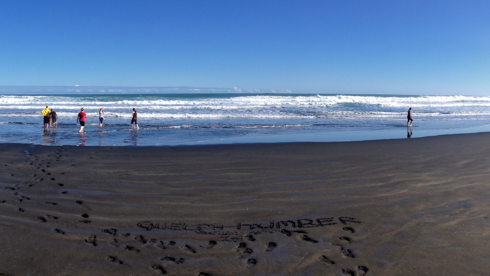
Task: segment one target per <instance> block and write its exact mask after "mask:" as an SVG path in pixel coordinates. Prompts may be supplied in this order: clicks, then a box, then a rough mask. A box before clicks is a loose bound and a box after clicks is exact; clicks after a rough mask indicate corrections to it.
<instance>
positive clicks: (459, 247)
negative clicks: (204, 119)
mask: <svg viewBox="0 0 490 276" xmlns="http://www.w3.org/2000/svg"><path fill="white" fill-rule="evenodd" d="M0 151H1V161H0V275H158V274H163V273H166V274H168V275H195V276H197V275H488V274H489V273H490V262H489V261H488V260H489V257H490V249H489V245H488V243H489V236H490V231H489V230H490V220H489V210H490V134H471V135H452V136H441V137H432V138H421V139H407V140H385V141H369V142H350V143H294V144H265V145H232V146H200V147H175V148H158V147H147V148H144V147H136V148H129V147H113V148H112V147H71V146H62V147H43V146H34V147H31V146H29V145H15V144H2V145H0ZM2 273H3V274H2Z"/></svg>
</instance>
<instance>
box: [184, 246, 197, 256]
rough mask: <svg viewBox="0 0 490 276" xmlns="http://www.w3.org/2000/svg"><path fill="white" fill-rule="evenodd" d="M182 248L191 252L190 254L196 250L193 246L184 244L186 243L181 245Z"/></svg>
mask: <svg viewBox="0 0 490 276" xmlns="http://www.w3.org/2000/svg"><path fill="white" fill-rule="evenodd" d="M182 249H183V250H184V251H187V252H191V253H192V254H195V253H196V250H195V249H194V248H192V247H191V246H190V245H187V244H186V245H184V246H183V247H182Z"/></svg>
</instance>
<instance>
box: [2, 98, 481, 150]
mask: <svg viewBox="0 0 490 276" xmlns="http://www.w3.org/2000/svg"><path fill="white" fill-rule="evenodd" d="M0 106H1V109H0V124H1V125H2V127H1V128H0V129H1V130H0V141H1V142H4V143H5V142H16V143H34V144H52V145H58V144H79V142H80V139H79V137H78V136H77V137H72V136H73V135H74V133H76V131H78V127H77V126H76V125H75V123H76V118H77V114H78V112H80V109H81V108H82V107H83V108H84V109H85V112H86V113H87V127H86V128H85V130H86V133H85V136H86V137H85V138H84V139H85V140H86V141H85V145H92V144H93V145H101V143H100V141H99V140H100V139H101V136H104V137H102V139H103V140H104V142H103V143H102V145H103V144H104V143H105V144H107V145H179V144H208V143H210V144H216V143H218V144H219V143H233V142H238V143H241V142H260V141H264V142H280V141H324V140H325V141H349V140H364V139H366V138H363V136H364V137H366V135H365V133H366V132H367V133H370V132H373V133H381V136H380V137H379V139H383V138H384V137H383V135H382V134H383V133H394V132H400V133H401V135H405V133H404V131H401V130H400V128H401V127H406V116H407V110H408V108H409V107H412V112H413V117H414V120H415V121H414V127H415V129H414V130H417V131H419V133H420V134H422V132H423V131H437V130H444V131H443V132H447V131H451V130H453V132H456V133H458V132H461V131H459V130H456V129H468V128H474V127H486V126H487V125H488V122H489V121H490V97H472V96H399V95H328V94H250V93H209V94H193V93H188V94H142V95H137V94H124V95H116V94H109V95H98V94H93V95H77V94H56V95H28V94H26V95H0ZM45 106H49V108H52V109H54V110H55V111H56V112H57V114H58V117H59V119H58V124H59V127H58V129H57V130H56V133H55V134H53V133H49V131H48V133H43V129H42V127H43V126H42V115H41V110H42V109H44V108H45ZM101 107H103V108H104V111H105V114H104V117H105V121H104V123H105V125H104V127H103V129H99V127H98V111H99V109H100V108H101ZM133 108H136V110H137V111H138V121H139V122H138V123H139V125H140V128H141V129H140V130H139V131H138V133H137V134H133V133H129V134H128V131H130V127H129V122H130V118H131V112H132V109H133ZM356 131H361V132H358V133H357V134H358V135H356ZM417 131H415V133H417ZM420 131H422V132H420ZM305 133H309V134H310V135H305ZM40 134H43V135H40ZM95 134H97V137H98V138H95V137H93V138H90V137H91V136H94V135H95ZM128 135H129V136H128ZM390 135H391V134H390ZM46 136H48V137H51V138H52V136H55V137H56V139H49V138H46ZM135 136H136V137H135ZM299 136H303V138H300V137H299ZM327 136H328V137H330V138H328V137H327ZM333 136H334V137H337V138H332V137H333ZM357 136H359V137H357ZM375 136H376V135H375ZM128 137H129V138H128ZM285 137H289V138H285ZM308 137H309V138H308ZM312 137H316V138H312ZM319 137H324V138H319ZM342 137H344V138H342ZM349 137H350V138H349ZM370 137H371V136H370ZM275 138H277V139H275ZM387 138H391V137H387ZM43 139H44V140H43ZM134 139H136V140H137V141H135V140H134ZM288 139H289V140H288ZM322 139H323V140H322ZM368 139H369V137H368ZM276 140H277V141H276Z"/></svg>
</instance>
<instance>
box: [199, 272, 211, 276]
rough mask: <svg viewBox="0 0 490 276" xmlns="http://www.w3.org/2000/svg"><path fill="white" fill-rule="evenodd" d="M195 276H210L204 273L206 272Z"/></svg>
mask: <svg viewBox="0 0 490 276" xmlns="http://www.w3.org/2000/svg"><path fill="white" fill-rule="evenodd" d="M197 276H211V274H209V273H206V272H199V274H197Z"/></svg>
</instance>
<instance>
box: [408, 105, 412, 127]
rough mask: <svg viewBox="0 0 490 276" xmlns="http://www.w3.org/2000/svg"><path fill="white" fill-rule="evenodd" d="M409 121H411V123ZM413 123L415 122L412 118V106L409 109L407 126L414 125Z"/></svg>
mask: <svg viewBox="0 0 490 276" xmlns="http://www.w3.org/2000/svg"><path fill="white" fill-rule="evenodd" d="M408 123H410V125H409V124H408ZM412 123H413V119H412V108H411V107H410V108H409V109H408V114H407V127H408V126H412Z"/></svg>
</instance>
